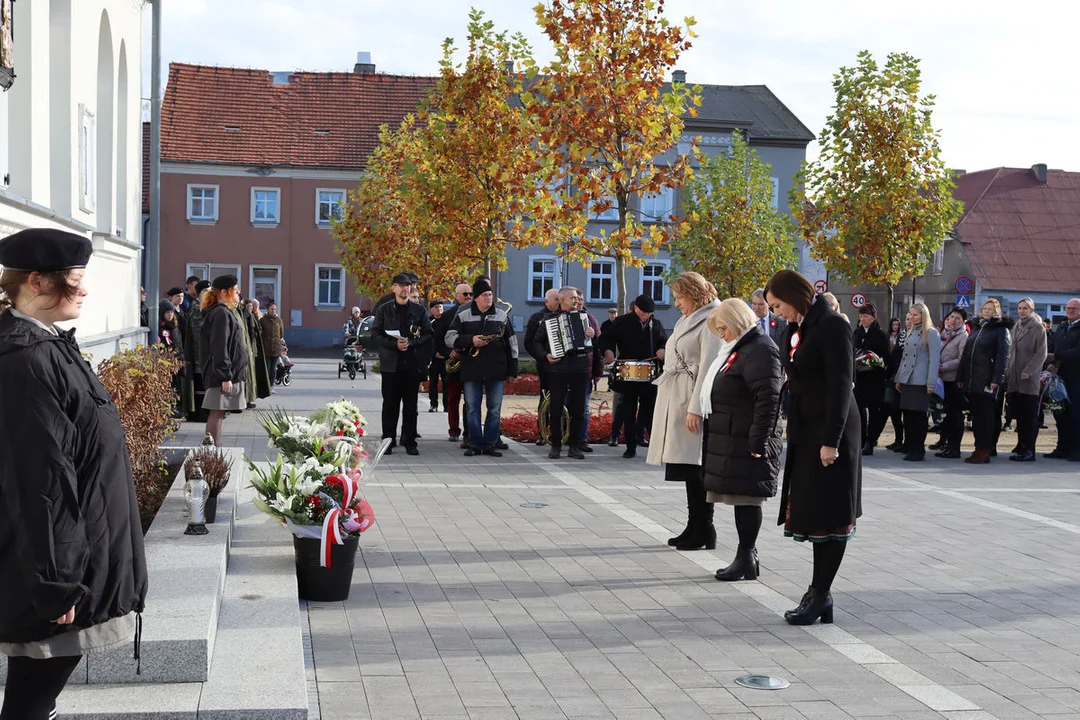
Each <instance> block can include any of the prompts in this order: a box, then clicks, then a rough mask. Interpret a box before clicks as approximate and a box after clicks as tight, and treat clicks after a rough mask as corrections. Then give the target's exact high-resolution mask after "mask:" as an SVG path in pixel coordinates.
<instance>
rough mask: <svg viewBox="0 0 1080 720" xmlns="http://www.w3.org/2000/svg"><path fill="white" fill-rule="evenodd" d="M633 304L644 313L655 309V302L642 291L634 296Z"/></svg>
mask: <svg viewBox="0 0 1080 720" xmlns="http://www.w3.org/2000/svg"><path fill="white" fill-rule="evenodd" d="M634 305H636V306H637V309H638V310H640V311H641V312H645V313H651V312H655V310H656V303H655V302H653V299H652V298H651V297H649V296H648V295H645V294H644V293H642V294H641V295H638V296H637V297H636V298H634Z"/></svg>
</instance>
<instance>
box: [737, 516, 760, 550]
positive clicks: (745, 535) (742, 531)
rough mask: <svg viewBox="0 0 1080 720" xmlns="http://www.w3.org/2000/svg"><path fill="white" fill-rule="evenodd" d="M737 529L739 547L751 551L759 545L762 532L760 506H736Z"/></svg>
mask: <svg viewBox="0 0 1080 720" xmlns="http://www.w3.org/2000/svg"><path fill="white" fill-rule="evenodd" d="M735 529H736V530H737V531H738V532H739V547H740V548H744V549H746V550H749V549H750V548H752V547H754V546H755V545H756V544H757V536H758V531H759V530H761V506H760V505H736V506H735Z"/></svg>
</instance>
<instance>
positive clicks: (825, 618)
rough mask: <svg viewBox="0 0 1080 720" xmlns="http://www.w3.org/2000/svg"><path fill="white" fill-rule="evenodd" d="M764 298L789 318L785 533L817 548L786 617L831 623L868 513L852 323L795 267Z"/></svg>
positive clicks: (780, 275)
mask: <svg viewBox="0 0 1080 720" xmlns="http://www.w3.org/2000/svg"><path fill="white" fill-rule="evenodd" d="M765 299H766V300H767V301H768V303H769V305H770V306H771V307H772V308H773V311H774V312H775V313H776V314H777V315H779V316H781V317H783V318H784V319H785V320H787V321H788V326H787V329H786V331H785V332H784V336H783V341H782V342H781V345H780V348H781V350H780V352H781V358H782V360H783V361H784V369H785V370H786V371H787V375H788V390H789V392H790V398H791V399H790V406H789V408H788V449H787V460H786V463H785V465H784V484H783V490H782V492H781V496H780V518H779V521H778V524H782V525H784V535H785V536H788V537H793V538H794V539H795V540H799V541H806V540H809V541H810V542H811V543H813V546H814V577H813V580H812V582H811V583H810V589H809V590H808V591H807V592H806V594H805V595H804V596H803V599H802V602H800V603H799V606H798V607H797V608H795V609H794V610H789V611H788V612H786V613H784V617H785V619H787V621H788V622H789V623H791V624H793V625H809V624H811V623H813V622H815V621H816V620H817V619H818V618H819V617H820V618H821V620H822V622H832V616H833V613H832V610H833V601H832V595H831V593H830V589H831V587H832V582H833V579H834V578H835V577H836V572H837V570H839V569H840V563H841V562H842V561H843V559H844V550H845V549H846V548H847V541H848V540H850V539H851V538H852V537H854V535H855V520H856V519H857V518H858V517H859V516H860V515H862V464H861V462H862V457H861V455H860V437H859V436H860V432H861V429H860V426H859V412H858V409H857V407H856V404H855V397H854V395H853V393H852V375H853V374H854V367H853V363H852V361H851V359H852V344H851V326H850V325H849V324H848V323H847V322H846V321H845V320H844V319H843V318H842V317H840V315H838V314H837V313H836V312H834V311H833V310H832V309H830V308H829V307H828V305H827V304H826V303H825V301H824V300H823V299H822V298H819V297H815V295H814V287H813V286H812V285H811V284H810V281H809V280H807V279H806V278H805V277H803V276H802V275H800V274H799V273H797V272H795V271H793V270H781V271H780V272H778V273H776V274H775V275H773V276H772V278H771V279H770V280H769V283H768V284H767V285H766V286H765Z"/></svg>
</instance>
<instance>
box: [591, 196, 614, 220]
mask: <svg viewBox="0 0 1080 720" xmlns="http://www.w3.org/2000/svg"><path fill="white" fill-rule="evenodd" d="M601 202H610V203H611V207H609V208H608V209H606V210H600V211H598V212H597V211H594V210H593V208H594V207H596V206H597V205H599V204H600V203H601ZM589 219H590V220H618V219H619V204H618V201H617V200H616V199H615V198H614V197H605V198H603V200H597V201H596V202H594V203H591V204H590V205H589Z"/></svg>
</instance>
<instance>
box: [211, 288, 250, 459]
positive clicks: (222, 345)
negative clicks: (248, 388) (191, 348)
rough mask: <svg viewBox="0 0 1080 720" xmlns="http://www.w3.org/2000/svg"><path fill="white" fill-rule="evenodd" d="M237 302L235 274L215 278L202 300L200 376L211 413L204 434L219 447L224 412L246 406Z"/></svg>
mask: <svg viewBox="0 0 1080 720" xmlns="http://www.w3.org/2000/svg"><path fill="white" fill-rule="evenodd" d="M239 303H240V293H239V292H238V291H237V289H236V276H235V275H222V276H221V277H216V278H214V281H213V282H212V283H210V289H209V290H208V291H207V293H206V295H205V296H204V297H203V300H202V308H203V312H204V314H203V324H202V328H200V330H199V349H200V351H201V352H202V377H203V385H204V386H205V387H206V394H205V395H204V396H203V405H202V406H203V409H204V410H208V411H209V412H210V416H209V418H207V420H206V432H208V433H210V437H212V438H214V444H215V445H217V446H219V447H220V446H221V424H222V423H223V422H224V421H225V413H227V412H236V411H238V410H243V409H245V407H246V406H247V395H246V394H245V391H244V383H245V382H246V381H247V375H248V354H247V350H246V349H245V348H244V333H245V329H244V328H243V327H242V326H241V325H240V321H239V320H237V318H236V314H235V313H234V312H233V309H234V308H235V307H236V306H237V305H238V304H239Z"/></svg>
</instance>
